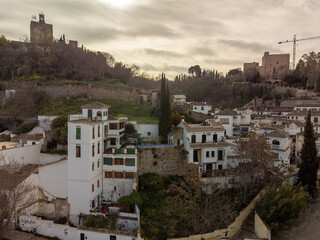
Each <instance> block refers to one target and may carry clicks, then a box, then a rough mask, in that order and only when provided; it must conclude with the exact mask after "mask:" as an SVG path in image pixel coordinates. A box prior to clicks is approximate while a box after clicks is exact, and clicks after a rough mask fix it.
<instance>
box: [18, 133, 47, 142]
mask: <svg viewBox="0 0 320 240" xmlns="http://www.w3.org/2000/svg"><path fill="white" fill-rule="evenodd" d="M43 138H44V137H43V135H42V134H33V135H28V134H20V135H17V136H14V137H13V138H12V140H35V141H39V140H41V139H43Z"/></svg>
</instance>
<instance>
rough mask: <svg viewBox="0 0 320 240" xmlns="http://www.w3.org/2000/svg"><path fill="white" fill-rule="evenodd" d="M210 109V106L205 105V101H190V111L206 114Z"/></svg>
mask: <svg viewBox="0 0 320 240" xmlns="http://www.w3.org/2000/svg"><path fill="white" fill-rule="evenodd" d="M211 110H212V106H211V105H207V104H206V103H192V105H191V111H193V112H197V113H202V114H206V115H208V114H209V112H210V111H211Z"/></svg>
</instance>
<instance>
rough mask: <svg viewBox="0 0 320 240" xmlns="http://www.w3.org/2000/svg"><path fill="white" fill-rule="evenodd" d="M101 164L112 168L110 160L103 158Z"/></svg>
mask: <svg viewBox="0 0 320 240" xmlns="http://www.w3.org/2000/svg"><path fill="white" fill-rule="evenodd" d="M103 164H104V165H110V166H112V158H104V159H103Z"/></svg>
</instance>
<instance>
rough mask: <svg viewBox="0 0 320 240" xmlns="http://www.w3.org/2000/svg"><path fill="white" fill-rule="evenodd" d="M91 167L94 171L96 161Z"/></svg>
mask: <svg viewBox="0 0 320 240" xmlns="http://www.w3.org/2000/svg"><path fill="white" fill-rule="evenodd" d="M91 168H92V171H94V163H92V166H91Z"/></svg>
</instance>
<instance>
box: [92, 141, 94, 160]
mask: <svg viewBox="0 0 320 240" xmlns="http://www.w3.org/2000/svg"><path fill="white" fill-rule="evenodd" d="M92 157H94V144H92Z"/></svg>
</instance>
